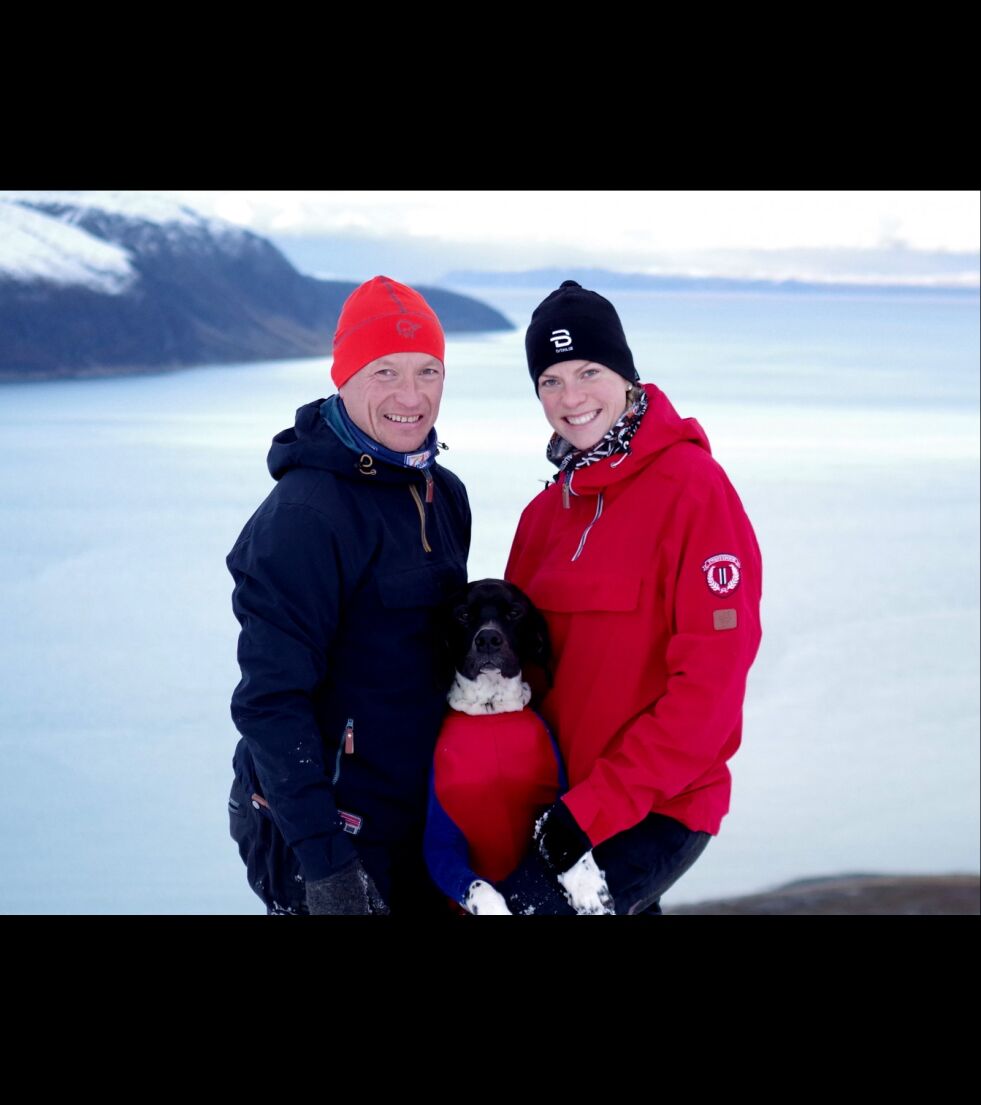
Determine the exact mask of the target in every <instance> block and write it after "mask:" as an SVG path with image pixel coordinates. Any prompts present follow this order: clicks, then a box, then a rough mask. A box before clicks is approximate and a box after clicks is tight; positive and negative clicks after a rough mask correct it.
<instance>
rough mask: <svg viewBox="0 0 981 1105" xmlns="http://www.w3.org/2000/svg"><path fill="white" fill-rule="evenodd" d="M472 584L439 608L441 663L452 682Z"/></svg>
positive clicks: (457, 592) (443, 602)
mask: <svg viewBox="0 0 981 1105" xmlns="http://www.w3.org/2000/svg"><path fill="white" fill-rule="evenodd" d="M469 590H470V584H464V586H463V587H460V588H459V589H458V590H456V591H455V592H454V593H453V594H451V595H450V596H449V598H446V599H444V600H443V601H442V602H441V603H440V604H439V607H438V608H437V614H436V618H437V624H438V626H439V635H440V639H439V646H440V652H441V656H440V661H441V662H442V664H443V665H444V666H445V668H446V670H447V672H449V675H448V678H449V679H450V680H452V678H453V673H454V672H455V671H456V664H457V660H458V659H459V655H458V654H459V652H460V636H461V634H462V632H463V625H464V621H465V617H464V619H463V620H461V613H463V614H464V615H465V612H466V608H467V594H468V593H469Z"/></svg>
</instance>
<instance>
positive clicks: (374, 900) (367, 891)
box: [307, 859, 390, 917]
mask: <svg viewBox="0 0 981 1105" xmlns="http://www.w3.org/2000/svg"><path fill="white" fill-rule="evenodd" d="M307 909H308V910H309V911H310V913H311V914H312V915H313V916H315V917H322V916H328V915H330V916H336V915H339V914H348V915H351V914H355V915H356V914H384V913H389V912H390V910H389V908H388V906H387V905H385V903H384V901H382V896H381V894H379V893H378V887H377V886H375V884H374V882H373V881H372V878H371V876H370V875H369V874H368V872H367V871H366V870H365V869H364V867H363V866H362V865H361V861H360V860H359V859H354V860H352V861H351V862H350V863H348V864H346V865H345V866H344V867H342V868H341V869H340V870H339V871H335V872H334V874H333V875H328V876H327V878H326V879H318V880H317V881H316V882H308V883H307Z"/></svg>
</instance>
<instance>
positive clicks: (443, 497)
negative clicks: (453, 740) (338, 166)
mask: <svg viewBox="0 0 981 1105" xmlns="http://www.w3.org/2000/svg"><path fill="white" fill-rule="evenodd" d="M333 353H334V360H333V365H332V368H331V376H332V378H333V380H334V383H335V384H336V385H337V387H338V392H339V394H337V395H334V396H331V398H330V399H328V400H326V401H324V400H316V401H315V402H312V403H308V404H307V405H306V406H303V407H300V408H299V410H298V411H297V413H296V423H295V426H294V427H293V428H292V429H288V430H284V431H283V432H282V433H280V434H277V435H276V437H275V438H274V439H273V445H272V448H271V450H270V452H269V458H268V464H269V470H270V473H271V474H272V476H273V478H274V479H275V480H277V481H278V482H277V485H276V487H275V488H274V489H273V491H272V492H271V493H270V495H269V496H268V498H267V499H266V500H265V502H263V503H262V505H261V506H260V507H259V509H258V510H257V511H256V513H255V514H254V515H253V516H252V518H251V519H250V520H249V522H248V523H247V524H246V526H245V529H244V530H243V531H242V534H241V536H240V537H239V539H238V541H237V542H236V544H235V547H234V548H233V549H232V551H231V552H230V553H229V555H228V560H227V563H228V568H229V570H230V571H231V573H232V576H233V578H234V580H235V589H234V593H233V596H232V605H233V609H234V611H235V615H236V617H237V618H238V620H239V622H240V623H241V626H242V631H241V635H240V637H239V645H238V659H239V664H240V666H241V669H242V680H241V682H240V683H239V684H238V686H237V687H236V689H235V692H234V694H233V696H232V718H233V719H234V721H235V725H236V726H237V728H238V730H239V732H240V733H241V734H242V739H241V740H240V741H239V743H238V746H237V748H236V750H235V756H234V761H233V765H234V769H235V781H234V784H233V786H232V793H231V797H230V801H229V815H230V820H231V833H232V837H233V838H234V839H235V840H236V842H237V843H238V845H239V851H240V854H241V856H242V859H243V860H244V861H245V863H246V866H247V872H248V880H249V883H250V885H251V886H252V888H253V889H254V890H255V892H256V893H257V894H258V895H259V896H260V897H261V898H262V900H263V901H264V902H265V904H266V908H267V912H269V913H272V914H277V913H286V914H296V913H306V912H309V913H314V914H320V913H326V914H331V913H361V914H365V913H387V912H392V913H394V914H398V913H402V914H418V913H421V912H423V913H424V912H430V911H432V912H438V911H441V910H442V909H443V908H444V906H443V900H442V898H441V896H440V895H439V894H438V892H437V891H436V890H435V888H433V886H432V884H431V883H430V882H429V880H428V876H427V874H426V872H425V868H424V864H423V860H422V844H421V840H422V832H423V822H424V817H425V806H426V797H427V785H428V779H429V771H430V768H431V763H432V752H433V747H434V744H435V741H436V736H437V733H438V731H439V727H440V722H441V720H442V717H443V713H444V710H445V696H446V690H447V687H448V686H449V682H450V679H451V678H452V675H451V672H450V671H449V670H448V666H447V663H446V661H445V658H444V656H443V654H442V650H441V642H440V638H439V634H438V632H437V625H436V609H437V607H438V606H439V605H440V604H441V603H442V601H443V600H444V599H445V598H446V597H447V596H448V595H449V594H450V593H452V592H453V591H454V590H456V589H457V588H458V587H460V586H462V585H463V584H464V583H465V582H466V578H467V570H466V561H467V554H468V552H469V547H470V508H469V504H468V502H467V495H466V490H465V489H464V487H463V484H462V483H461V482H460V481H459V480H458V479H457V478H456V476H454V475H453V474H452V473H451V472H449V471H447V470H446V469H445V468H443V467H441V466H440V465H438V464H437V463H436V453H437V442H436V433H435V429H434V425H435V422H436V417H437V415H438V413H439V404H440V398H441V396H442V391H443V378H444V365H443V359H444V337H443V331H442V328H441V326H440V323H439V320H438V319H437V317H436V315H435V314H434V313H433V311H432V309H431V308H430V307H429V305H428V304H427V303H426V301H425V300H424V299H423V297H422V296H421V295H420V294H419V293H418V292H416V291H414V290H413V289H411V288H408V287H406V286H405V285H403V284H399V283H396V282H395V281H394V280H391V279H389V278H388V277H385V276H376V277H375V278H374V279H373V280H369V281H368V282H367V283H365V284H362V285H361V286H360V287H359V288H357V289H356V290H355V291H354V292H353V293H352V294H351V296H350V297H349V298H348V300H347V301H346V303H345V304H344V307H343V309H342V311H341V316H340V318H339V320H338V324H337V330H336V332H335V334H334V347H333Z"/></svg>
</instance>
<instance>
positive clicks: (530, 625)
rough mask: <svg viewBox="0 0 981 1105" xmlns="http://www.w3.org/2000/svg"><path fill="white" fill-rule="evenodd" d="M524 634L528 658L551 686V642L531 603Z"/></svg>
mask: <svg viewBox="0 0 981 1105" xmlns="http://www.w3.org/2000/svg"><path fill="white" fill-rule="evenodd" d="M525 633H526V634H527V637H526V642H527V645H528V658H529V659H530V660H532V661H533V662H534V663H536V664H537V665H538V666H539V667H540V668H541V669H542V671H543V672H544V673H545V680H546V682H547V683H548V685H549V687H551V686H552V668H551V664H552V640H551V638H550V637H549V635H548V625H547V624H546V622H545V618H544V617H543V616H542V614H541V612H540V611H539V610H538V609H537V608H536V607H534V606H533V605H532V604H531V603H529V604H528V612H527V614H526V615H525Z"/></svg>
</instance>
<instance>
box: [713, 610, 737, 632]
mask: <svg viewBox="0 0 981 1105" xmlns="http://www.w3.org/2000/svg"><path fill="white" fill-rule="evenodd" d="M712 624H713V625H714V626H715V628H716V629H735V628H736V611H735V610H733V609H732V608H730V609H728V610H713V611H712Z"/></svg>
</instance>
